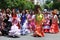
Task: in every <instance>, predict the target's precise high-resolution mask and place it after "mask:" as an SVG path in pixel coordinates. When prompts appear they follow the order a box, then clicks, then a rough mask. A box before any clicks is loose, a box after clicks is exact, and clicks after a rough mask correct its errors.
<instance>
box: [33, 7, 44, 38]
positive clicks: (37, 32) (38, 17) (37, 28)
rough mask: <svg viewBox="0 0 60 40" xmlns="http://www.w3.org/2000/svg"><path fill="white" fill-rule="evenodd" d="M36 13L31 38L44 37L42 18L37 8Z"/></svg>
mask: <svg viewBox="0 0 60 40" xmlns="http://www.w3.org/2000/svg"><path fill="white" fill-rule="evenodd" d="M36 13H37V14H36V19H35V31H34V34H33V36H34V37H36V36H38V37H44V32H43V28H42V25H43V20H44V17H43V14H42V13H41V11H40V9H39V8H37V12H36Z"/></svg>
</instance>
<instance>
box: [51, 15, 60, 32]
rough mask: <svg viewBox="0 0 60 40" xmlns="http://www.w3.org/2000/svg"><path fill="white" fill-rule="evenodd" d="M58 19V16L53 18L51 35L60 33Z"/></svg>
mask: <svg viewBox="0 0 60 40" xmlns="http://www.w3.org/2000/svg"><path fill="white" fill-rule="evenodd" d="M57 21H58V19H57V15H54V16H53V18H52V25H51V28H50V33H58V32H59V27H58V22H57Z"/></svg>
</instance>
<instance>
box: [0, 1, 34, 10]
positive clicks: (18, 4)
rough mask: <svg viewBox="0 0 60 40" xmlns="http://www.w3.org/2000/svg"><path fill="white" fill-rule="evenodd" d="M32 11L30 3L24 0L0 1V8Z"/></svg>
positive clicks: (32, 5)
mask: <svg viewBox="0 0 60 40" xmlns="http://www.w3.org/2000/svg"><path fill="white" fill-rule="evenodd" d="M7 7H8V8H20V9H34V4H33V3H32V2H29V1H28V2H27V1H26V0H0V8H7Z"/></svg>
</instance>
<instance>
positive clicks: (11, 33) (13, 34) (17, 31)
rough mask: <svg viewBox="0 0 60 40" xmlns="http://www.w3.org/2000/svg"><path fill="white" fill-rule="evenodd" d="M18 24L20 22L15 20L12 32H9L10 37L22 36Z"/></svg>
mask: <svg viewBox="0 0 60 40" xmlns="http://www.w3.org/2000/svg"><path fill="white" fill-rule="evenodd" d="M17 23H18V21H17V20H15V23H13V25H12V26H11V30H10V31H9V36H13V37H14V36H17V37H19V36H20V29H18V26H17Z"/></svg>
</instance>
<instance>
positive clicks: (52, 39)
mask: <svg viewBox="0 0 60 40" xmlns="http://www.w3.org/2000/svg"><path fill="white" fill-rule="evenodd" d="M31 35H32V34H29V35H26V36H20V38H10V37H4V36H0V40H60V32H59V33H57V34H48V33H45V37H32V36H31Z"/></svg>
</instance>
